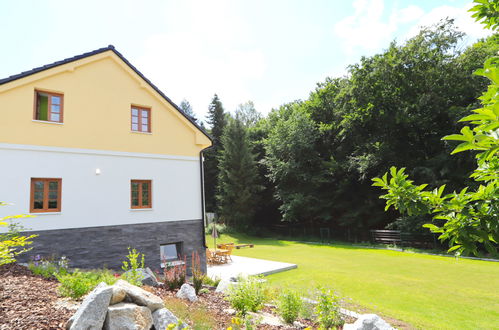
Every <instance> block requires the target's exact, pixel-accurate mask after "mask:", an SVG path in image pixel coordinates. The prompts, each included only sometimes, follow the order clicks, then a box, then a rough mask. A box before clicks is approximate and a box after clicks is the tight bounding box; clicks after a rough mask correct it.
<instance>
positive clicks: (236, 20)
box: [138, 1, 265, 119]
mask: <svg viewBox="0 0 499 330" xmlns="http://www.w3.org/2000/svg"><path fill="white" fill-rule="evenodd" d="M178 6H179V7H176V8H171V7H170V10H169V12H168V13H167V14H166V17H167V20H166V21H167V23H166V24H167V29H166V30H167V32H165V33H161V34H156V35H154V36H150V37H149V38H147V39H146V41H145V45H144V52H143V54H142V56H141V57H140V58H139V59H138V65H139V67H140V68H141V70H142V71H143V72H144V74H145V75H146V76H147V77H150V79H151V80H152V81H154V82H155V84H156V85H158V87H159V88H160V89H162V90H163V91H164V92H165V93H166V94H167V95H168V96H169V97H171V98H172V99H173V101H174V102H176V103H180V101H181V100H182V99H183V98H186V99H187V100H188V101H189V102H190V103H191V104H192V106H193V108H194V111H195V112H196V114H197V116H198V118H199V119H204V118H205V114H206V110H207V108H208V105H209V103H210V101H211V98H212V97H213V94H214V93H217V94H218V95H219V97H220V98H221V100H222V102H223V104H224V106H225V108H226V110H227V111H231V110H233V109H235V108H236V106H237V104H239V103H241V102H243V101H245V100H249V99H253V98H254V95H251V92H250V89H249V88H248V83H249V82H250V81H252V80H255V79H260V78H261V77H262V76H263V75H264V73H265V57H264V55H263V52H262V51H261V50H260V49H256V48H248V47H247V46H245V44H244V43H242V42H240V40H239V39H240V38H241V37H244V38H246V39H248V38H249V36H248V33H247V27H246V25H245V24H244V21H243V20H242V19H241V17H240V16H239V15H238V14H237V10H236V8H234V7H233V6H232V5H231V3H230V2H229V1H217V2H196V3H195V4H194V3H191V2H188V3H186V2H183V3H182V4H179V5H178Z"/></svg>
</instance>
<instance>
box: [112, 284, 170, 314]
mask: <svg viewBox="0 0 499 330" xmlns="http://www.w3.org/2000/svg"><path fill="white" fill-rule="evenodd" d="M114 285H115V286H117V287H120V288H122V289H124V290H125V291H126V301H129V302H133V303H135V304H137V305H140V306H145V307H147V308H149V309H150V310H151V312H154V311H155V310H157V309H160V308H162V307H163V300H161V298H160V297H158V296H155V295H153V294H152V293H150V292H147V291H146V290H144V289H141V288H139V287H138V286H135V285H131V284H130V283H128V282H127V281H123V280H118V281H117V282H116V283H115V284H114Z"/></svg>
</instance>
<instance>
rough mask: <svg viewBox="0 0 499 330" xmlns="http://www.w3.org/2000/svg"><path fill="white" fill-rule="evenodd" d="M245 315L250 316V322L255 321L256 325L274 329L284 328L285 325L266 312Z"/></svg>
mask: <svg viewBox="0 0 499 330" xmlns="http://www.w3.org/2000/svg"><path fill="white" fill-rule="evenodd" d="M247 314H248V315H249V316H251V318H252V320H253V321H255V322H256V323H257V324H262V325H270V326H275V327H284V326H286V323H284V322H283V321H282V320H281V319H280V318H279V317H277V316H275V315H272V314H270V313H267V312H260V313H253V312H248V313H247Z"/></svg>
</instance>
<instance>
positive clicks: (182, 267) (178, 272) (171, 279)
mask: <svg viewBox="0 0 499 330" xmlns="http://www.w3.org/2000/svg"><path fill="white" fill-rule="evenodd" d="M164 263H165V265H166V264H167V263H166V261H164ZM163 274H164V277H165V288H167V289H168V290H175V289H178V288H180V287H181V286H182V284H184V283H185V275H186V263H185V258H184V263H183V264H178V265H173V266H165V268H164V269H163Z"/></svg>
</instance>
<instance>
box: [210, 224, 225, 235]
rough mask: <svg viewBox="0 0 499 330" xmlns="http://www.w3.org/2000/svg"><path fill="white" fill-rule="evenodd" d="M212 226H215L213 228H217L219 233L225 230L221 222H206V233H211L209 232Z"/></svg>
mask: <svg viewBox="0 0 499 330" xmlns="http://www.w3.org/2000/svg"><path fill="white" fill-rule="evenodd" d="M213 226H215V228H216V229H217V233H218V234H219V235H220V234H223V233H225V232H227V226H226V225H224V224H223V223H215V222H211V223H209V224H208V226H206V228H205V230H204V232H205V234H206V235H211V233H212V231H213Z"/></svg>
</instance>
